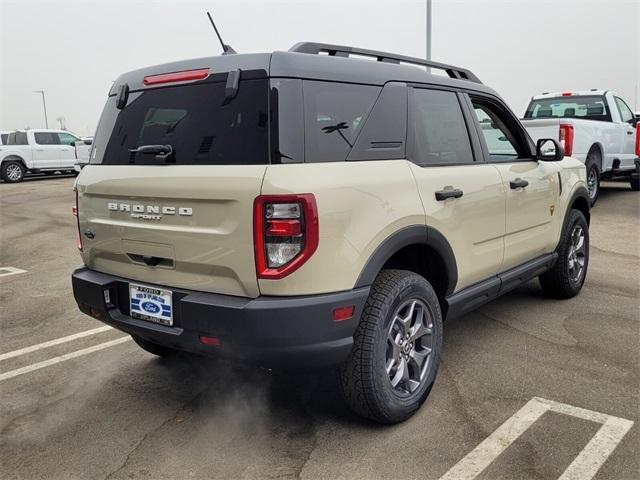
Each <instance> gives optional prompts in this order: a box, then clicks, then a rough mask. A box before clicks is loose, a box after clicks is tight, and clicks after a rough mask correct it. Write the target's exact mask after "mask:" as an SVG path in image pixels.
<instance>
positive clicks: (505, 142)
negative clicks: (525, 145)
mask: <svg viewBox="0 0 640 480" xmlns="http://www.w3.org/2000/svg"><path fill="white" fill-rule="evenodd" d="M474 111H475V113H476V118H477V119H478V122H479V123H480V128H481V130H482V135H483V136H484V140H485V142H486V144H487V150H488V151H489V156H490V157H491V159H492V160H513V159H515V158H518V152H517V151H516V148H515V146H514V143H512V141H511V140H509V137H510V136H511V135H510V134H509V130H508V129H507V127H506V125H504V123H502V121H500V119H499V118H498V117H497V115H496V114H495V113H493V112H492V111H491V110H490V109H489V108H488V107H486V106H484V105H474Z"/></svg>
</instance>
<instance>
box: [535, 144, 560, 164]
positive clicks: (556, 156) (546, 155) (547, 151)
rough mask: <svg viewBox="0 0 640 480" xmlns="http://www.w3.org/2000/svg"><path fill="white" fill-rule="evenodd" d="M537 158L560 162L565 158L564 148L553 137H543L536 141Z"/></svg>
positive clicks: (544, 160)
mask: <svg viewBox="0 0 640 480" xmlns="http://www.w3.org/2000/svg"><path fill="white" fill-rule="evenodd" d="M536 158H537V159H538V160H540V161H543V162H559V161H560V160H562V159H563V158H564V148H562V146H561V145H560V144H559V143H558V142H557V141H556V140H554V139H553V138H541V139H540V140H538V141H537V142H536Z"/></svg>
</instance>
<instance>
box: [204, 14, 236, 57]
mask: <svg viewBox="0 0 640 480" xmlns="http://www.w3.org/2000/svg"><path fill="white" fill-rule="evenodd" d="M207 17H209V21H210V22H211V26H212V27H213V29H214V30H215V31H216V35H217V36H218V40H220V45H222V55H230V54H232V53H237V52H236V51H235V50H234V49H233V48H231V45H225V43H224V42H223V41H222V37H221V36H220V33H219V32H218V29H217V28H216V24H215V23H214V21H213V18H211V14H210V13H209V12H207Z"/></svg>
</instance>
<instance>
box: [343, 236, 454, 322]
mask: <svg viewBox="0 0 640 480" xmlns="http://www.w3.org/2000/svg"><path fill="white" fill-rule="evenodd" d="M386 268H398V269H403V270H409V271H412V272H415V273H418V274H420V275H422V276H423V277H425V278H426V279H427V280H428V281H429V283H431V285H432V286H433V288H434V290H435V291H436V294H437V295H438V298H439V299H440V303H441V306H442V307H443V308H444V307H446V302H445V301H444V299H445V297H446V296H447V295H450V294H451V293H453V291H454V289H455V287H456V284H457V282H458V267H457V264H456V259H455V256H454V253H453V249H452V248H451V245H449V242H448V241H447V240H446V238H445V237H444V235H442V233H440V232H439V231H438V230H437V229H435V228H433V227H429V226H424V225H413V226H409V227H405V228H403V229H401V230H398V231H397V232H395V233H394V234H392V235H390V236H389V237H387V238H386V239H385V240H384V241H383V242H382V243H381V244H380V245H379V246H378V247H377V248H376V250H375V251H374V252H373V254H372V255H371V256H370V257H369V259H368V260H367V262H366V263H365V265H364V268H363V269H362V272H361V273H360V276H359V277H358V280H357V281H356V284H355V287H354V288H359V287H364V286H368V285H371V284H372V283H373V282H374V280H375V279H376V277H377V276H378V273H380V271H381V270H383V269H386ZM443 315H444V311H443Z"/></svg>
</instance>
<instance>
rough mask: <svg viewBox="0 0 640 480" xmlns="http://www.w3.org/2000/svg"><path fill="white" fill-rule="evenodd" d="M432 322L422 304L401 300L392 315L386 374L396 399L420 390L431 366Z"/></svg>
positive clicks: (388, 335) (416, 300) (410, 300)
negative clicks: (396, 396) (401, 302)
mask: <svg viewBox="0 0 640 480" xmlns="http://www.w3.org/2000/svg"><path fill="white" fill-rule="evenodd" d="M433 328H434V327H433V320H432V317H431V313H430V312H429V309H428V308H427V307H426V305H425V304H424V302H422V301H421V300H418V299H409V300H407V301H405V302H404V303H403V304H402V305H401V306H400V307H399V308H398V309H397V310H396V312H395V314H394V316H393V320H392V321H391V325H390V326H389V330H388V332H387V350H386V364H385V367H386V373H387V375H388V377H389V382H391V387H392V388H393V390H394V392H395V393H397V394H398V395H399V396H404V397H406V396H409V395H411V394H412V393H413V392H415V391H416V390H417V389H418V387H420V385H421V383H422V381H423V380H424V379H425V378H426V377H427V373H428V372H429V369H430V368H431V366H432V362H431V361H430V360H431V353H432V351H433V333H434V332H433Z"/></svg>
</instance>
